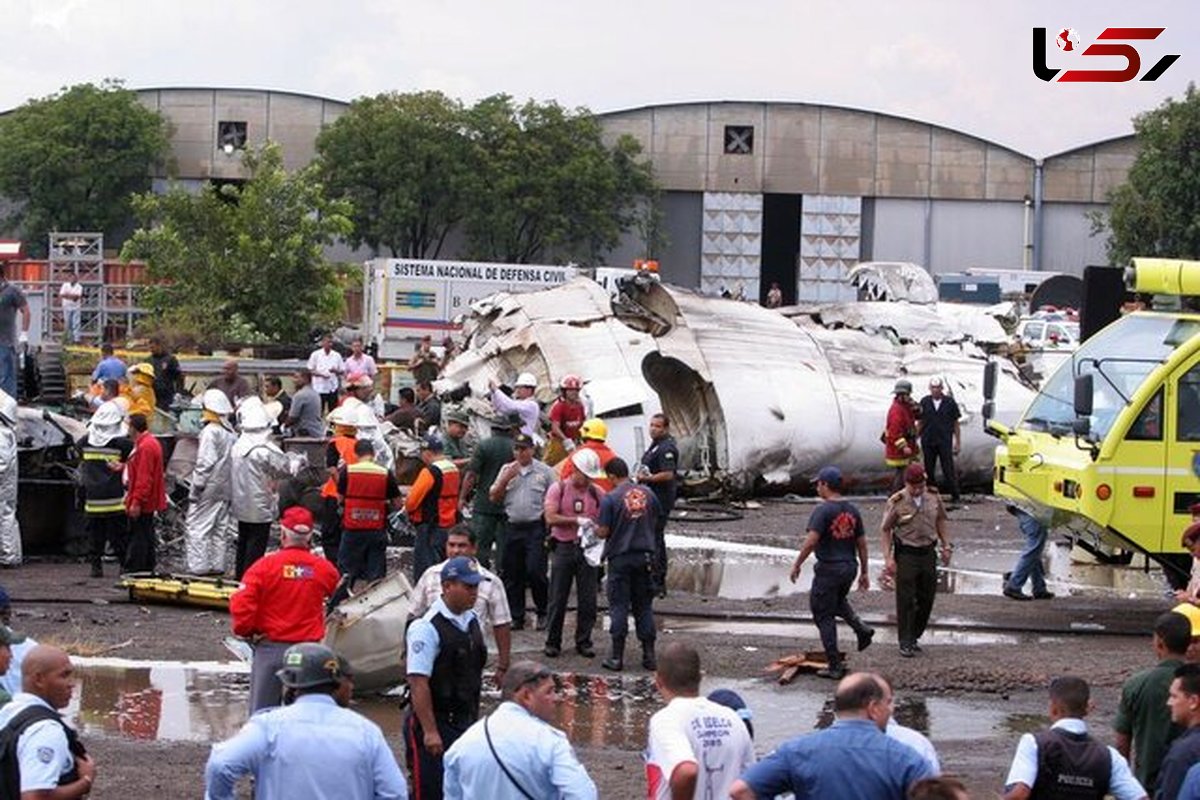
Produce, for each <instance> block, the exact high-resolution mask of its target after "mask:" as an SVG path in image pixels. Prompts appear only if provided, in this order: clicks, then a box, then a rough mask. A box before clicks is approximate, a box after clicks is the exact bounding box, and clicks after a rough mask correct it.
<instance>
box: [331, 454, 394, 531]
mask: <svg viewBox="0 0 1200 800" xmlns="http://www.w3.org/2000/svg"><path fill="white" fill-rule="evenodd" d="M387 489H388V470H387V467H384V466H381V465H379V464H376V463H375V462H374V461H359V462H358V463H355V464H351V465H349V466H348V467H346V497H345V500H344V501H343V506H344V507H343V510H342V530H347V531H379V530H383V528H384V526H385V525H386V524H387Z"/></svg>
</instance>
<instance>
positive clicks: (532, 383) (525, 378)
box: [513, 372, 537, 389]
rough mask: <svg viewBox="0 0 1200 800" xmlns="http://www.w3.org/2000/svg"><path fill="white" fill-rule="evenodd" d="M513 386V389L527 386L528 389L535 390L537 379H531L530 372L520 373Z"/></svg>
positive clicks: (531, 374)
mask: <svg viewBox="0 0 1200 800" xmlns="http://www.w3.org/2000/svg"><path fill="white" fill-rule="evenodd" d="M513 386H514V387H516V386H527V387H529V388H530V389H536V388H537V378H535V377H533V373H532V372H522V373H521V374H520V375H518V376H517V382H516V383H514V384H513Z"/></svg>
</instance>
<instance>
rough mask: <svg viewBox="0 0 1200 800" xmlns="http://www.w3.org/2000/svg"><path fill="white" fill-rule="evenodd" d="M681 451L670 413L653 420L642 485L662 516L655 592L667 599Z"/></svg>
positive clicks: (656, 534)
mask: <svg viewBox="0 0 1200 800" xmlns="http://www.w3.org/2000/svg"><path fill="white" fill-rule="evenodd" d="M678 469H679V448H678V447H677V446H676V444H675V437H674V436H672V435H671V421H670V420H669V419H667V415H666V414H655V415H654V416H653V417H651V418H650V447H649V449H648V450H646V452H645V453H643V454H642V463H641V465H640V466H639V467H638V478H637V479H638V483H644V484H646V485H647V486H648V487H650V489H651V491H653V492H654V496H655V497H657V498H658V504H659V506H661V507H662V513H660V514H659V515H658V520H657V522H656V523H655V525H654V569H653V571H652V573H651V577H652V578H653V580H654V593H655V594H657V595H658V596H659V597H666V596H667V543H666V531H667V517H668V516H670V514H671V509H673V508H675V493H676V491H677V486H678V484H679V479H678V472H677V470H678Z"/></svg>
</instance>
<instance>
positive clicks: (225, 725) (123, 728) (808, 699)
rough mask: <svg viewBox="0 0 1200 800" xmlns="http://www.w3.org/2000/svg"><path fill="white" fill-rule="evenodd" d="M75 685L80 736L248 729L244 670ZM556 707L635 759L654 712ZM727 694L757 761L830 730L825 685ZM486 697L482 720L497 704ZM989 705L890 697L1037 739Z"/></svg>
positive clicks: (720, 684)
mask: <svg viewBox="0 0 1200 800" xmlns="http://www.w3.org/2000/svg"><path fill="white" fill-rule="evenodd" d="M77 674H78V676H79V679H78V682H77V685H76V687H75V694H74V697H73V698H72V702H71V705H70V706H69V707H68V708H67V709H66V715H67V717H68V719H70V720H71V721H72V722H73V723H74V724H75V725H76V726H77V727H78V728H79V730H80V731H81V733H83V734H84V735H85V736H89V735H105V736H120V737H125V738H130V739H141V740H157V741H193V742H217V741H220V740H222V739H226V738H228V737H230V736H232V735H233V734H234V733H236V732H237V730H238V729H239V728H240V727H241V725H242V724H243V723H244V722H245V720H246V704H247V696H248V692H249V681H248V675H247V671H246V669H245V665H239V664H181V663H154V664H149V663H147V662H116V660H112V661H108V660H101V659H91V660H89V659H77ZM562 685H563V701H562V702H561V703H560V704H559V707H558V719H557V723H556V724H557V725H558V727H559V728H561V729H562V730H563V731H565V732H566V733H567V736H568V738H569V739H570V740H571V742H572V743H574V744H576V745H582V746H590V747H610V748H618V749H622V750H628V751H634V752H637V751H641V750H642V749H644V747H645V741H646V728H647V725H648V724H649V721H650V717H651V716H652V715H653V714H654V713H655V712H656V711H658V710H659V709H660V708H661V707H662V705H663V702H662V699H661V698H660V697H659V696H658V694H657V692H656V690H655V688H654V683H653V679H652V678H651V677H650V676H648V675H631V676H615V677H609V676H589V675H573V674H565V675H563V676H562ZM716 688H730V689H733V690H734V691H736V692H737V693H738V694H740V695H741V696H742V697H743V699H744V700H745V701H746V703H747V704H748V705H749V706H750V708H751V709H752V710H753V712H754V728H755V740H756V744H757V747H758V749H759V750H760V752H766V750H768V749H770V748H771V747H773V746H775V745H777V744H778V743H780V742H782V741H784V740H785V739H788V738H791V737H793V736H797V735H800V734H803V733H808V732H810V731H812V730H815V729H817V728H819V727H824V726H826V725H828V724H829V723H830V721H832V705H831V704H832V692H833V686H832V685H829V686H824V685H822V686H821V688H820V689H813V688H809V687H807V686H804V685H792V686H779V685H778V684H776V683H774V682H770V681H765V680H753V679H745V678H741V679H723V678H716V677H707V678H705V681H704V685H703V688H702V690H703V692H704V693H705V694H707V693H708V692H710V691H712V690H713V689H716ZM498 700H499V698H498V695H497V693H496V692H494V691H492V692H487V693H485V696H484V701H483V705H484V709H483V710H484V713H487V712H488V711H490V710H491V709H492V708H493V707H494V706H495V705H496V704H497V702H498ZM353 707H354V709H355V710H357V711H359V712H360V713H362V714H363V715H364V716H366V717H368V718H369V719H371V720H373V721H375V722H376V723H377V724H379V725H380V726H381V727H382V728H383V729H384V730H385V731H386V732H388V733H389V734H392V735H395V734H396V733H397V732H398V731H399V730H400V725H401V720H402V718H403V712H402V711H401V710H400V708H399V706H398V705H397V703H396V701H395V700H394V699H391V698H387V697H372V698H366V699H363V700H361V701H357V700H356V701H355V703H354V706H353ZM1000 707H1001V706H1000V704H999V703H997V702H996V701H994V700H993V701H990V702H989V701H985V700H970V699H967V700H963V699H948V698H938V697H932V698H918V697H905V696H903V695H902V696H901V697H900V698H898V701H897V707H896V718H897V719H898V720H899V721H900V722H901V723H902V724H905V725H908V726H909V727H912V728H916V729H917V730H919V731H921V732H922V733H925V734H926V735H928V736H929V737H930V738H931V739H933V740H934V741H935V742H944V741H954V740H967V739H980V738H984V739H986V738H991V737H997V738H999V739H1003V740H1005V741H1008V740H1010V739H1011V737H1012V735H1013V734H1014V733H1020V732H1025V731H1027V730H1036V729H1037V728H1039V727H1041V726H1043V725H1044V724H1045V719H1044V717H1041V716H1040V715H1038V714H1036V713H1032V709H1018V710H1016V711H1014V710H1013V709H1012V708H1010V707H1008V706H1004V709H1005V710H1003V711H1002V710H999V709H1000Z"/></svg>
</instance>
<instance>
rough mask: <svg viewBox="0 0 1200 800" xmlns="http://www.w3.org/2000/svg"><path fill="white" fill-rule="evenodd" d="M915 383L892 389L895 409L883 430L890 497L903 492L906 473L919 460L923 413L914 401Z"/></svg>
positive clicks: (890, 413)
mask: <svg viewBox="0 0 1200 800" xmlns="http://www.w3.org/2000/svg"><path fill="white" fill-rule="evenodd" d="M912 388H913V387H912V382H911V381H907V380H903V379H901V380H898V381H896V387H895V388H894V389H892V394H893V395H894V397H893V398H892V405H891V406H890V407H889V408H888V413H887V424H886V427H884V430H883V436H882V437H881V438H882V440H883V460H884V463H885V464H887V465H888V466H889V467H891V468H892V470H893V474H892V483H891V489H890V491H891V493H892V494H895V493H896V492H898V491H900V490H901V489H903V488H904V469H905V467H907V466H908V465H909V464H911V463H913V462H914V461H916V460H917V456H919V455H920V454H921V447H920V445H919V444H918V443H917V418H918V417H919V416H920V410H919V409H918V408H917V404H916V403H914V402H913V399H912Z"/></svg>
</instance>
